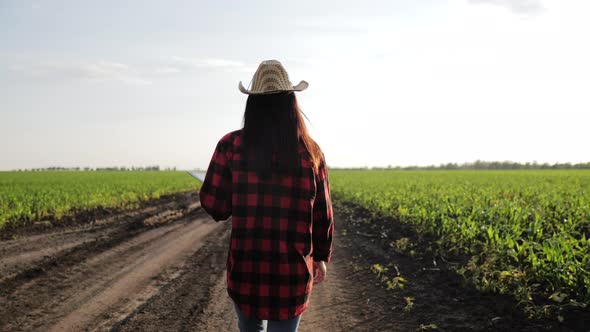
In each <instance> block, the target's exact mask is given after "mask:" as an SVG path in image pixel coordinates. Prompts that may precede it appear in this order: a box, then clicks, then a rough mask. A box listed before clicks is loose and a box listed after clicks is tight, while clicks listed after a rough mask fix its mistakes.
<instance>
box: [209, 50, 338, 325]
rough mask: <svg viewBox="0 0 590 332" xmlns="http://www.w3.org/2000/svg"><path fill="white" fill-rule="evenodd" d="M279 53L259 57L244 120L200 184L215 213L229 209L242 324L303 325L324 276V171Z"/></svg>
mask: <svg viewBox="0 0 590 332" xmlns="http://www.w3.org/2000/svg"><path fill="white" fill-rule="evenodd" d="M307 86H308V84H307V82H305V81H301V82H300V83H299V84H298V85H296V86H293V85H292V84H291V82H290V81H289V78H288V75H287V72H286V71H285V69H284V68H283V66H282V65H281V63H280V62H278V61H275V60H268V61H263V62H262V63H261V64H260V65H259V67H258V69H257V70H256V73H255V74H254V78H253V79H252V88H251V89H250V90H247V89H246V88H244V86H243V85H242V82H240V83H239V89H240V91H242V92H243V93H245V94H248V95H249V96H248V100H247V102H246V110H245V112H244V126H243V128H242V129H240V130H237V131H233V132H231V133H228V134H226V135H225V136H223V138H221V140H220V141H219V142H218V143H217V147H216V148H215V152H214V153H213V157H212V159H211V163H210V164H209V169H208V170H207V174H206V176H205V180H204V182H203V185H202V187H201V191H200V200H201V206H202V207H203V209H205V211H207V212H208V213H209V214H210V215H211V216H212V217H213V218H214V219H215V220H216V221H220V220H225V219H227V218H229V217H230V216H231V217H232V218H231V223H232V232H231V241H230V247H229V251H228V257H227V265H226V267H227V271H226V277H227V292H228V294H229V296H230V297H231V298H232V300H233V301H234V307H235V310H236V313H237V315H238V325H239V328H240V331H242V332H244V331H265V330H266V328H267V327H268V331H297V327H298V325H299V319H300V318H301V314H302V313H303V312H304V311H305V310H306V309H307V307H308V304H309V297H310V295H311V291H312V288H313V285H314V284H317V283H319V282H322V281H323V280H324V279H325V276H326V265H325V263H329V262H330V260H331V256H332V234H333V232H334V218H333V213H332V203H331V198H330V186H329V183H328V170H327V166H326V162H325V159H324V154H323V153H322V151H321V149H320V147H319V146H318V145H317V144H316V143H315V141H314V140H312V139H311V137H310V136H309V134H308V132H307V129H306V127H305V123H304V121H303V117H302V115H301V111H300V109H299V107H298V105H297V99H296V98H295V92H294V91H302V90H304V89H305V88H307Z"/></svg>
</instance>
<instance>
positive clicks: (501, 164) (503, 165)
mask: <svg viewBox="0 0 590 332" xmlns="http://www.w3.org/2000/svg"><path fill="white" fill-rule="evenodd" d="M331 169H351V170H352V169H359V170H363V169H397V170H452V169H459V170H461V169H463V170H467V169H498V170H502V169H506V170H507V169H590V162H586V163H577V164H572V163H555V164H549V163H537V162H536V161H533V162H532V163H531V162H526V163H518V162H513V161H483V160H476V161H474V162H466V163H461V164H458V163H446V164H440V165H429V166H416V165H414V166H391V165H389V166H387V167H357V168H339V167H331Z"/></svg>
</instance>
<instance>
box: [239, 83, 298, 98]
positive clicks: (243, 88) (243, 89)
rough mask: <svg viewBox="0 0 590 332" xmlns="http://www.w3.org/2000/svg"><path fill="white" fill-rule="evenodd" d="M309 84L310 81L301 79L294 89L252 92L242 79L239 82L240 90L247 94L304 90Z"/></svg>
mask: <svg viewBox="0 0 590 332" xmlns="http://www.w3.org/2000/svg"><path fill="white" fill-rule="evenodd" d="M308 86H309V83H307V82H306V81H303V80H302V81H301V82H299V84H297V85H295V86H293V88H292V89H289V90H275V91H265V92H252V91H250V90H248V89H246V88H245V87H244V85H243V84H242V81H240V83H239V84H238V89H240V92H242V93H245V94H247V95H267V94H271V93H280V92H286V91H303V90H305V89H307V87H308Z"/></svg>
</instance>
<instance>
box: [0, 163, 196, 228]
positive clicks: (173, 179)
mask: <svg viewBox="0 0 590 332" xmlns="http://www.w3.org/2000/svg"><path fill="white" fill-rule="evenodd" d="M199 187H200V182H199V181H196V180H195V179H194V178H192V177H191V176H190V175H188V174H187V173H186V172H181V171H159V172H147V171H135V172H134V171H109V172H96V171H88V172H65V171H64V172H50V171H48V172H0V228H1V227H2V226H3V225H5V224H7V223H12V222H14V223H21V224H22V223H26V222H29V221H36V220H43V219H46V218H58V219H59V218H60V217H62V216H64V215H67V214H70V213H76V212H79V211H84V210H90V209H93V208H96V207H99V206H101V207H122V208H127V207H134V206H136V205H137V204H138V202H140V201H144V200H148V199H152V198H158V197H160V195H164V194H168V193H174V192H179V191H186V190H191V189H193V190H195V189H198V188H199Z"/></svg>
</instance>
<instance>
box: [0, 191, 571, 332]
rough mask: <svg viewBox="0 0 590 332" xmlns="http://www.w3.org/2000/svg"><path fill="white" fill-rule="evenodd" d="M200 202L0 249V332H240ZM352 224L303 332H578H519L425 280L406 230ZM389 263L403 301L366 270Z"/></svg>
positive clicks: (436, 276)
mask: <svg viewBox="0 0 590 332" xmlns="http://www.w3.org/2000/svg"><path fill="white" fill-rule="evenodd" d="M197 201H198V199H196V196H195V194H194V193H192V194H190V195H189V196H178V195H176V196H169V197H165V198H163V199H160V200H158V201H154V202H152V203H151V204H148V205H146V206H144V207H143V208H141V209H138V210H134V211H128V212H120V213H114V214H113V215H111V216H107V217H103V218H100V219H99V220H96V221H95V222H89V221H88V220H87V221H86V222H82V223H77V224H76V223H74V224H72V225H65V226H63V227H62V226H59V227H51V228H48V229H41V230H40V229H38V228H34V229H32V230H31V231H30V232H28V233H24V234H20V235H18V236H16V238H14V239H7V240H3V241H0V331H237V321H236V315H235V313H234V311H233V307H232V305H231V302H230V299H229V297H228V296H227V293H226V289H225V260H226V254H227V246H228V244H229V236H230V232H231V229H230V227H231V226H230V224H229V223H227V222H221V223H216V222H215V221H213V220H212V219H210V218H209V217H208V216H207V215H206V214H205V213H204V212H203V211H202V210H201V209H200V208H199V206H198V203H197ZM357 214H358V213H357V212H355V211H353V210H350V209H348V208H346V207H344V206H337V219H336V220H337V223H339V224H338V226H337V235H336V236H335V241H334V245H335V247H334V256H333V261H332V263H331V264H329V266H328V278H327V280H326V282H325V283H323V284H320V285H316V287H314V292H313V294H312V298H311V304H310V308H309V309H308V310H307V311H306V312H305V313H304V314H303V316H302V320H301V325H300V331H416V330H417V329H420V328H421V325H422V329H427V328H430V329H431V330H439V331H463V330H477V331H487V330H490V331H492V330H494V331H496V330H506V331H509V330H512V329H513V328H518V329H520V330H521V331H537V330H539V328H542V330H555V331H558V330H563V331H574V330H575V329H571V328H570V329H561V328H565V327H564V326H556V325H551V324H547V323H544V324H543V325H540V324H539V323H531V322H527V321H526V320H524V319H523V318H522V317H520V316H518V315H517V314H514V313H513V311H514V310H513V305H514V304H513V303H511V302H510V300H509V299H506V298H501V301H499V300H498V297H494V296H482V295H481V294H479V293H477V292H475V291H473V290H469V289H468V288H464V287H463V286H462V285H460V283H459V282H458V279H453V277H450V275H449V273H448V271H446V269H445V268H444V266H441V265H439V266H438V268H439V269H438V270H435V271H432V270H430V269H428V270H426V269H424V267H425V266H426V265H429V264H431V263H430V260H429V259H426V258H425V259H424V260H421V259H416V258H415V257H413V258H409V257H408V256H407V255H406V254H404V253H399V252H394V251H392V250H390V249H391V247H389V246H388V244H389V243H391V241H392V240H394V239H395V238H400V237H402V236H409V234H410V233H408V232H409V231H408V230H405V229H402V228H395V227H390V225H388V226H387V227H389V228H388V229H390V231H389V232H385V231H384V229H385V228H384V226H383V225H380V224H379V223H373V224H372V225H373V226H372V227H367V226H366V223H363V222H362V218H361V217H357ZM379 227H381V228H379ZM400 227H401V226H400ZM3 238H11V237H10V236H7V235H6V234H4V236H3ZM391 262H396V264H397V265H396V266H399V269H401V270H402V274H403V275H404V276H405V277H406V278H407V279H408V286H407V287H406V288H405V289H404V290H403V291H402V290H398V291H388V290H387V289H386V287H385V285H384V284H383V282H382V281H381V280H379V277H378V276H376V275H375V274H374V273H373V272H371V270H370V267H371V266H372V265H373V264H384V266H385V264H388V263H391ZM410 296H411V297H412V298H413V299H414V300H413V301H414V302H415V304H414V306H413V307H414V309H413V310H408V308H407V306H408V303H407V300H406V298H407V297H410ZM475 304H477V305H475ZM511 306H512V307H511ZM474 310H477V311H478V312H479V313H477V314H475V313H474ZM481 310H484V312H481ZM498 317H499V318H498ZM429 324H434V325H429Z"/></svg>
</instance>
